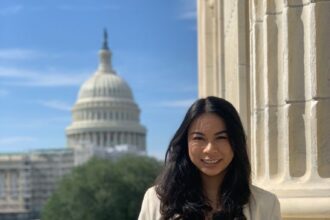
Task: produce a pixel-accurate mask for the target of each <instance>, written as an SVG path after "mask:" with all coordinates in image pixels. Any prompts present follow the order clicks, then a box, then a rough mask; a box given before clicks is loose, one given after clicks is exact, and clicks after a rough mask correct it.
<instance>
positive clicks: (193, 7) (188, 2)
mask: <svg viewBox="0 0 330 220" xmlns="http://www.w3.org/2000/svg"><path fill="white" fill-rule="evenodd" d="M180 2H181V4H182V10H181V13H180V15H179V19H184V20H195V19H196V17H197V2H196V0H181V1H180Z"/></svg>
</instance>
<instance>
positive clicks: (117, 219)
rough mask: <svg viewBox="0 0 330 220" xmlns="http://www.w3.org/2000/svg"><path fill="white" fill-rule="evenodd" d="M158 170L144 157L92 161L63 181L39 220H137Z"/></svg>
mask: <svg viewBox="0 0 330 220" xmlns="http://www.w3.org/2000/svg"><path fill="white" fill-rule="evenodd" d="M161 167H162V163H161V162H159V161H157V160H156V159H154V158H150V157H146V156H136V155H126V156H123V157H121V158H119V159H118V160H115V161H113V160H101V159H92V160H91V161H89V162H88V163H87V164H85V165H83V166H80V167H77V168H75V169H74V170H73V171H72V172H71V173H70V175H68V176H66V177H64V178H63V180H62V181H61V182H60V183H59V186H58V189H57V190H56V191H55V192H54V194H53V195H52V196H51V197H50V199H49V200H48V202H47V204H46V205H45V207H44V209H43V211H42V220H130V219H132V220H133V219H134V220H136V219H137V216H138V214H139V210H140V207H141V203H142V200H143V195H144V192H145V191H146V189H147V188H148V187H150V186H152V185H153V182H154V180H155V178H156V176H157V175H158V173H159V171H160V169H161Z"/></svg>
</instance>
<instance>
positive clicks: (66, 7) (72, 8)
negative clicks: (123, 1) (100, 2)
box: [58, 5, 119, 12]
mask: <svg viewBox="0 0 330 220" xmlns="http://www.w3.org/2000/svg"><path fill="white" fill-rule="evenodd" d="M58 9H59V10H63V11H78V12H90V11H106V10H118V9H119V7H118V6H114V5H104V6H97V5H60V6H58Z"/></svg>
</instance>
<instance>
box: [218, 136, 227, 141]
mask: <svg viewBox="0 0 330 220" xmlns="http://www.w3.org/2000/svg"><path fill="white" fill-rule="evenodd" d="M217 139H218V140H222V139H227V136H218V137H217Z"/></svg>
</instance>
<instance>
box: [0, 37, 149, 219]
mask: <svg viewBox="0 0 330 220" xmlns="http://www.w3.org/2000/svg"><path fill="white" fill-rule="evenodd" d="M107 38H108V37H107V32H106V31H104V39H103V45H102V48H101V49H100V51H99V57H100V61H99V66H98V68H97V70H96V71H95V73H93V74H92V76H91V77H90V78H89V79H88V80H87V81H86V82H85V83H84V84H83V85H82V86H81V88H80V90H79V93H78V98H77V101H76V103H75V104H74V106H73V108H72V123H71V124H70V125H69V126H68V127H67V128H66V138H67V148H61V149H45V150H34V151H31V152H28V153H14V154H12V153H11V154H0V219H1V220H30V219H37V218H39V215H40V211H41V209H42V207H43V205H44V204H45V202H46V201H47V199H48V198H49V197H50V195H51V194H52V193H53V191H54V190H55V188H56V184H57V183H58V181H59V180H60V179H61V177H62V176H63V175H65V174H68V173H69V172H70V171H71V169H72V168H73V167H74V166H77V165H81V164H83V163H85V162H87V161H88V160H89V159H90V158H91V157H93V156H96V157H100V158H113V157H117V156H119V155H121V154H123V153H135V154H145V153H146V128H145V127H144V126H143V125H141V124H140V109H139V107H138V105H137V103H136V102H135V101H134V97H133V93H132V90H131V88H130V87H129V85H128V84H127V83H126V82H125V80H124V79H123V78H121V77H120V76H119V75H118V74H117V73H116V71H115V70H114V68H113V66H112V62H111V58H112V53H111V50H110V49H109V48H108V42H107Z"/></svg>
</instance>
